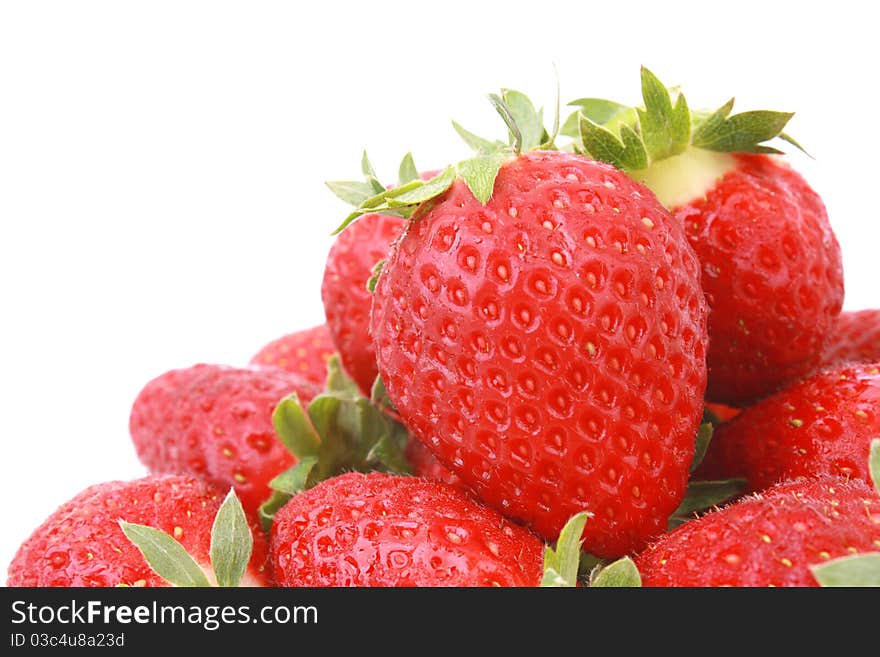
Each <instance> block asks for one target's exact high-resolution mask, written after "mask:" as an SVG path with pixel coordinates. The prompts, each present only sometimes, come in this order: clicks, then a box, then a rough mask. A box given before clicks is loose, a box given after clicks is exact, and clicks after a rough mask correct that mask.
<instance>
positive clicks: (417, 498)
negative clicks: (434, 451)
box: [270, 473, 544, 587]
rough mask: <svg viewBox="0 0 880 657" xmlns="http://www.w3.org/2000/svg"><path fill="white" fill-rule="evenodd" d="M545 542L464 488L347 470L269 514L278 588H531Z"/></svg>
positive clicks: (539, 569) (538, 577)
mask: <svg viewBox="0 0 880 657" xmlns="http://www.w3.org/2000/svg"><path fill="white" fill-rule="evenodd" d="M543 548H544V546H543V543H542V542H541V541H540V540H539V539H538V538H537V537H536V536H535V535H534V534H532V533H530V532H529V531H527V530H526V529H524V528H522V527H520V526H518V525H515V524H513V523H511V522H509V521H508V520H506V519H504V518H503V517H502V516H501V515H499V514H498V513H497V512H495V511H492V510H491V509H489V508H487V507H484V506H482V505H481V504H479V503H477V502H476V501H475V500H474V499H473V498H472V497H470V496H469V495H467V494H466V493H464V492H463V491H462V490H461V489H459V488H455V487H453V486H449V485H447V484H443V483H440V482H432V481H428V480H426V479H421V478H418V477H401V476H395V475H386V474H381V473H370V474H366V475H364V474H358V473H349V474H345V475H341V476H339V477H334V478H332V479H328V480H326V481H324V482H322V483H320V484H318V485H317V486H315V487H314V488H311V489H310V490H308V491H306V492H304V493H300V494H299V495H297V496H296V497H294V498H293V499H291V501H290V502H288V503H287V504H286V505H285V506H284V507H282V508H281V510H280V511H279V512H278V514H277V515H276V516H275V522H274V523H273V525H272V534H271V548H270V549H271V558H272V563H273V572H274V577H275V583H276V585H278V586H374V587H377V586H537V585H538V584H539V583H540V581H541V576H542V561H541V558H542V554H543Z"/></svg>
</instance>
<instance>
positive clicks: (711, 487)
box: [668, 479, 746, 530]
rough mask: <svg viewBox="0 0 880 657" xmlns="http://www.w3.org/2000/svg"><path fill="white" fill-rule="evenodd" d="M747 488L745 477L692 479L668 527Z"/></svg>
mask: <svg viewBox="0 0 880 657" xmlns="http://www.w3.org/2000/svg"><path fill="white" fill-rule="evenodd" d="M745 489H746V480H745V479H726V480H721V481H691V482H690V483H688V486H687V493H686V494H685V497H684V499H683V500H682V502H681V504H679V505H678V508H677V509H676V510H675V512H674V513H673V514H672V516H671V517H670V518H669V526H668V529H670V530H671V529H674V528H675V527H678V526H679V525H681V524H683V523H685V522H687V521H688V520H692V519H693V517H694V514H695V513H699V512H701V511H706V510H708V509H711V508H713V507H715V506H717V505H719V504H721V503H722V502H726V501H727V500H729V499H730V498H732V497H734V496H736V495H739V494H740V493H742V492H743V491H744V490H745Z"/></svg>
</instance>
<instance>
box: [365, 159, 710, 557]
mask: <svg viewBox="0 0 880 657" xmlns="http://www.w3.org/2000/svg"><path fill="white" fill-rule="evenodd" d="M706 313H707V309H706V304H705V299H704V296H703V293H702V290H701V288H700V284H699V265H698V262H697V260H696V257H695V255H694V253H693V251H692V249H691V248H690V247H689V245H688V244H687V241H686V240H685V238H684V235H683V231H682V229H681V227H680V225H679V224H677V223H676V222H675V221H674V219H673V218H672V217H671V215H669V213H668V212H667V211H666V210H665V209H664V208H663V207H662V206H661V205H660V204H659V202H658V201H657V200H656V198H655V197H654V195H653V194H652V193H651V192H650V191H648V190H647V189H646V188H645V187H643V186H641V185H640V184H638V183H636V182H634V181H633V180H631V179H630V178H628V177H627V176H625V175H624V174H622V173H621V172H619V171H618V170H616V169H614V168H613V167H610V166H608V165H605V164H602V163H598V162H594V161H591V160H587V159H586V158H582V157H579V156H576V155H571V154H567V153H559V152H552V153H551V152H533V153H528V154H525V155H522V156H520V157H518V158H517V159H516V160H513V161H512V162H510V163H508V164H506V165H504V166H502V168H501V170H500V171H499V173H498V177H497V179H496V182H495V188H494V193H493V196H492V198H491V199H490V200H489V201H488V203H487V204H486V205H485V206H482V205H481V204H480V203H479V202H478V201H477V200H476V199H475V198H474V196H473V195H472V194H471V193H470V191H469V190H468V189H467V187H466V186H465V184H464V183H463V182H462V181H461V180H457V181H456V182H455V183H454V184H453V185H452V187H451V188H450V189H449V190H448V191H447V192H446V193H445V194H444V195H442V196H441V197H439V198H438V199H437V200H436V201H435V202H433V203H432V204H429V205H428V206H427V207H425V208H423V209H422V210H420V211H419V212H418V213H416V215H414V217H413V219H412V220H411V222H410V224H409V225H408V227H407V230H406V232H405V233H404V235H403V236H402V238H401V239H400V240H399V241H398V242H397V243H395V245H394V247H393V249H392V251H391V254H390V256H389V259H388V262H387V264H386V266H385V269H384V270H383V273H382V275H381V276H380V278H379V283H378V286H377V289H376V293H375V295H374V304H373V310H372V328H373V339H374V344H375V345H376V353H377V358H378V364H379V370H380V372H381V375H382V378H383V380H384V382H385V385H386V388H387V390H388V394H389V396H390V398H391V400H392V401H393V402H394V404H395V406H396V408H397V410H398V411H399V413H400V415H401V417H402V418H403V419H404V423H405V424H406V425H407V427H408V428H409V429H410V430H411V431H412V432H413V433H414V435H415V436H416V437H417V438H418V439H419V440H421V441H422V442H423V443H424V444H425V445H427V446H428V447H429V448H430V449H431V451H432V452H434V454H435V455H436V456H437V458H438V459H439V460H440V462H441V463H442V464H443V465H445V466H446V467H448V468H449V469H450V470H451V471H452V472H454V473H455V474H456V475H457V476H459V477H460V478H461V479H462V481H463V482H464V483H465V484H466V485H467V486H468V487H469V488H471V489H473V490H474V491H475V492H476V493H477V495H478V497H479V498H480V499H481V500H482V501H484V502H485V503H487V504H489V505H490V506H492V507H494V508H496V509H498V510H499V511H500V512H501V513H503V514H504V515H506V516H508V517H510V518H514V519H517V520H519V521H522V522H524V523H525V524H527V525H528V526H530V527H531V528H532V529H533V530H534V531H536V532H537V533H538V534H539V535H540V536H542V537H543V538H544V539H546V540H549V541H552V540H555V539H556V537H557V536H558V534H559V531H560V530H561V529H562V527H563V525H564V524H565V522H566V521H567V520H568V518H569V517H571V516H572V515H574V514H575V513H577V512H580V511H583V510H588V511H590V512H592V513H593V514H594V517H593V518H591V519H590V521H589V522H588V523H587V528H586V529H585V532H584V537H585V540H586V544H585V549H586V550H588V551H589V552H592V553H594V554H596V555H598V556H606V557H612V556H617V555H621V554H625V553H629V552H631V551H633V550H635V549H638V548H640V547H642V546H644V544H645V543H646V542H647V540H648V539H649V538H650V537H652V536H653V535H655V534H657V533H660V532H661V531H663V529H664V528H665V523H666V519H667V517H668V516H669V514H670V513H671V512H672V511H673V510H674V509H675V507H676V506H677V504H678V503H679V502H680V501H681V499H682V496H683V494H684V489H685V484H686V480H687V472H688V467H689V464H690V462H691V459H692V457H693V448H694V434H695V432H696V429H697V426H698V424H699V421H700V417H701V412H702V403H703V392H704V389H705V382H706V378H705V377H706V369H705V344H706V324H705V321H706Z"/></svg>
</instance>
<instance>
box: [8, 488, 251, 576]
mask: <svg viewBox="0 0 880 657" xmlns="http://www.w3.org/2000/svg"><path fill="white" fill-rule="evenodd" d="M223 500H224V493H223V490H222V489H220V488H216V487H214V486H213V485H211V484H208V483H206V482H204V481H202V480H200V479H197V478H195V477H189V476H178V475H150V476H147V477H144V478H142V479H136V480H134V481H126V482H123V481H111V482H108V483H104V484H97V485H95V486H91V487H89V488H87V489H86V490H84V491H82V492H81V493H79V494H78V495H76V496H75V497H74V498H73V499H71V500H70V501H68V502H65V503H64V504H62V505H61V506H60V507H59V508H58V509H57V510H56V511H55V512H54V513H52V514H51V515H50V516H49V517H48V518H47V519H46V521H45V522H44V523H43V524H42V525H40V527H38V528H37V529H36V530H35V531H34V533H33V534H31V536H30V537H29V538H28V539H27V540H26V541H25V542H24V543H23V544H22V546H21V547H20V548H19V549H18V552H17V553H16V555H15V557H14V559H13V560H12V563H11V564H10V566H9V571H8V577H9V578H8V581H7V585H8V586H40V587H45V586H89V587H94V586H119V585H128V586H168V585H169V583H171V584H177V585H186V584H189V585H193V586H207V585H208V583H209V581H210V580H211V579H215V580H216V581H218V582H220V583H221V584H223V585H230V586H235V585H237V584H238V583H239V580H241V581H243V582H244V583H245V585H250V586H266V585H267V576H266V569H265V564H266V557H267V539H266V536H265V534H264V533H263V532H262V531H261V530H260V528H259V526H257V525H256V524H255V523H254V522H250V523H249V522H248V520H247V518H246V517H245V515H244V512H243V511H242V509H241V506H240V505H238V503H237V501H234V498H227V501H226V502H224V501H223ZM221 502H222V504H221ZM120 521H123V522H122V523H121V524H120ZM135 523H140V524H139V525H138V524H135ZM163 532H164V533H165V534H167V536H165V537H164V538H163V537H162V536H160V534H162V533H163ZM128 535H131V536H133V537H135V538H139V537H141V536H146V537H149V538H153V539H154V543H155V541H156V540H158V541H159V543H156V544H157V545H162V546H164V550H160V551H159V552H163V551H164V553H165V555H164V556H163V555H162V554H157V553H156V551H155V550H154V549H151V548H150V547H149V545H147V547H146V548H145V551H144V552H141V550H140V549H139V548H138V547H137V546H136V545H135V544H134V543H133V542H132V541H131V540H129V538H128V537H127V536H128ZM172 537H173V538H172ZM223 539H230V540H227V542H226V543H225V546H224V544H223ZM144 543H145V544H148V543H149V541H144ZM186 553H189V555H191V557H182V555H184V554H186ZM145 555H146V557H145ZM171 555H173V556H175V557H178V558H179V560H180V562H182V563H183V564H184V568H183V569H178V570H177V571H169V569H167V568H165V567H164V566H165V565H166V564H167V563H168V557H169V556H171ZM181 557H182V558H181ZM212 564H213V567H212ZM172 572H177V573H179V574H177V575H175V574H171V573H172ZM166 576H167V578H166ZM242 578H243V579H242Z"/></svg>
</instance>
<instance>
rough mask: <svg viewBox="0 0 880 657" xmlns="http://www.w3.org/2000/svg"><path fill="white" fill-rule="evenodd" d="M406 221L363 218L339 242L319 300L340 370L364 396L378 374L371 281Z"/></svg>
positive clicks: (333, 249) (332, 249) (378, 216)
mask: <svg viewBox="0 0 880 657" xmlns="http://www.w3.org/2000/svg"><path fill="white" fill-rule="evenodd" d="M403 222H404V220H403V219H402V218H401V217H394V216H390V215H384V214H368V215H365V216H364V217H362V218H361V220H360V221H358V222H357V223H356V224H354V225H353V226H352V227H351V230H346V231H345V232H343V233H341V234H340V235H339V236H338V237H337V238H336V241H335V242H334V243H333V246H332V247H330V253H329V254H328V255H327V264H326V266H325V268H324V279H323V282H322V283H321V298H322V300H323V301H324V312H325V313H326V315H327V326H328V328H329V332H330V334H331V335H332V340H333V343H334V344H335V345H336V349H337V350H338V351H339V355H340V357H341V359H342V366H343V367H344V368H345V370H346V371H347V372H348V373H349V374H350V375H351V377H352V378H353V379H354V380H355V381H356V382H357V384H358V386H359V387H360V389H361V390H362V391H364V392H369V390H370V388H371V387H372V385H373V381H374V380H375V379H376V375H377V374H378V370H377V369H376V354H375V352H374V351H373V341H372V340H371V339H370V304H371V303H372V300H373V295H372V294H371V293H370V291H369V290H368V289H367V281H368V280H369V279H370V277H371V276H372V272H373V268H374V267H375V266H376V263H378V262H380V261H381V260H382V259H383V258H385V256H386V255H387V254H388V249H389V248H390V246H391V242H392V241H393V240H394V239H395V238H396V237H397V236H398V235H399V234H400V231H401V229H402V228H403Z"/></svg>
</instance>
